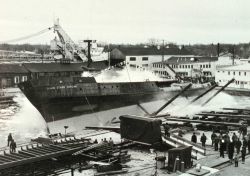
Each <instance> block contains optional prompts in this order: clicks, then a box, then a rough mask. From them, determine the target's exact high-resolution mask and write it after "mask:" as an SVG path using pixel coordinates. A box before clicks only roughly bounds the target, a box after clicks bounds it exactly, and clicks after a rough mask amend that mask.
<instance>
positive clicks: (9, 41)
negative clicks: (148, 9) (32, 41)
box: [0, 27, 52, 44]
mask: <svg viewBox="0 0 250 176" xmlns="http://www.w3.org/2000/svg"><path fill="white" fill-rule="evenodd" d="M51 29H52V28H51V27H49V28H46V29H43V30H41V31H39V32H37V33H34V34H30V35H27V36H24V37H20V38H16V39H12V40H6V41H0V44H4V43H14V42H18V41H21V40H25V39H29V38H32V37H35V36H38V35H41V34H43V33H45V32H47V31H49V30H51Z"/></svg>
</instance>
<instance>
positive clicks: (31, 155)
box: [19, 151, 37, 157]
mask: <svg viewBox="0 0 250 176" xmlns="http://www.w3.org/2000/svg"><path fill="white" fill-rule="evenodd" d="M19 153H21V154H25V155H29V156H30V157H34V156H37V155H36V154H33V153H29V152H27V151H19Z"/></svg>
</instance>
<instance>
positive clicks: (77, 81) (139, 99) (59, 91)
mask: <svg viewBox="0 0 250 176" xmlns="http://www.w3.org/2000/svg"><path fill="white" fill-rule="evenodd" d="M62 80H63V83H62ZM171 83H172V82H171V81H168V82H161V83H156V82H133V83H127V82H125V83H96V82H95V80H91V79H89V78H88V80H86V79H83V78H64V79H62V78H48V79H44V78H43V79H39V80H33V81H28V82H24V83H21V84H20V85H19V87H20V88H21V90H22V92H23V93H24V94H25V95H26V97H27V98H28V99H29V101H30V102H31V103H32V104H33V105H34V106H35V107H36V108H37V109H38V110H39V112H40V113H41V114H42V116H43V117H44V119H45V120H46V121H47V122H50V121H55V120H60V119H64V118H70V117H74V116H77V115H81V114H86V113H93V112H98V111H103V110H108V109H114V108H119V107H124V106H128V105H133V104H137V103H143V102H150V101H154V100H157V99H162V98H164V97H165V95H166V93H165V92H164V91H162V90H160V89H159V87H166V86H170V84H171Z"/></svg>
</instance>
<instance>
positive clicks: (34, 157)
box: [0, 147, 82, 170]
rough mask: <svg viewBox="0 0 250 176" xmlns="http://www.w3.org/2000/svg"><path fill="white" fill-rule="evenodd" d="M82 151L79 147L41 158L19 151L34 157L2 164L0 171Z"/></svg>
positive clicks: (41, 156)
mask: <svg viewBox="0 0 250 176" xmlns="http://www.w3.org/2000/svg"><path fill="white" fill-rule="evenodd" d="M81 149H82V147H79V148H74V149H69V150H65V151H58V152H54V153H50V154H45V155H40V156H34V155H32V154H30V153H27V152H25V151H19V152H21V153H25V154H28V155H32V156H31V157H30V158H24V159H22V160H19V161H14V162H9V163H3V164H0V170H1V169H6V168H11V167H14V166H19V165H23V164H27V163H33V162H37V161H41V160H46V159H50V158H53V157H58V156H62V155H67V154H71V153H74V152H76V151H78V150H81Z"/></svg>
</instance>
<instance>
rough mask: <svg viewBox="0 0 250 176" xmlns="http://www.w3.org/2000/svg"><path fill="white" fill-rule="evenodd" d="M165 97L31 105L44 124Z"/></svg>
mask: <svg viewBox="0 0 250 176" xmlns="http://www.w3.org/2000/svg"><path fill="white" fill-rule="evenodd" d="M163 96H164V97H167V96H166V95H165V94H164V93H163V92H162V93H158V94H141V95H140V94H130V95H109V96H88V97H73V98H72V97H64V98H53V99H48V100H46V101H43V102H40V103H36V104H35V103H33V105H34V106H35V107H36V108H37V109H38V110H39V112H40V113H41V114H42V116H43V117H44V119H45V121H46V122H51V121H56V120H61V119H65V118H70V117H74V116H79V115H82V114H89V113H94V112H99V111H104V110H109V109H115V108H119V107H124V106H129V105H134V104H137V103H144V102H150V101H154V100H157V99H159V98H160V97H161V98H162V97H163Z"/></svg>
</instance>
